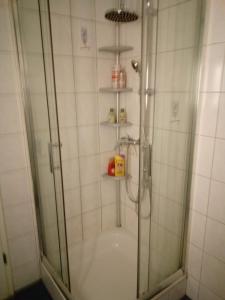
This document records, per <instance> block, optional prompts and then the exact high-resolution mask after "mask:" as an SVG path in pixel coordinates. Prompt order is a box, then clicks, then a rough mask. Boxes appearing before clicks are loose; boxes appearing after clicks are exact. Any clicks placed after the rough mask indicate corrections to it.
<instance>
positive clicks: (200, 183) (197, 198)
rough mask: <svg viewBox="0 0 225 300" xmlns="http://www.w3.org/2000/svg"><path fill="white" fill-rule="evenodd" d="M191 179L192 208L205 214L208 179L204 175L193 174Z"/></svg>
mask: <svg viewBox="0 0 225 300" xmlns="http://www.w3.org/2000/svg"><path fill="white" fill-rule="evenodd" d="M192 181H193V183H192V196H191V197H192V208H193V209H194V210H196V211H198V212H200V213H201V214H203V215H206V213H207V207H208V197H209V184H210V180H209V179H208V178H206V177H202V176H199V175H195V176H193V179H192Z"/></svg>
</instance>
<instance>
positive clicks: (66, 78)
mask: <svg viewBox="0 0 225 300" xmlns="http://www.w3.org/2000/svg"><path fill="white" fill-rule="evenodd" d="M55 75H56V78H55V80H56V91H57V92H59V93H60V92H62V93H63V92H68V93H72V92H73V91H74V81H73V60H72V57H70V56H61V55H55Z"/></svg>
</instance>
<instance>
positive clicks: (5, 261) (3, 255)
mask: <svg viewBox="0 0 225 300" xmlns="http://www.w3.org/2000/svg"><path fill="white" fill-rule="evenodd" d="M2 258H3V262H4V264H5V265H7V263H8V261H7V256H6V254H5V253H2Z"/></svg>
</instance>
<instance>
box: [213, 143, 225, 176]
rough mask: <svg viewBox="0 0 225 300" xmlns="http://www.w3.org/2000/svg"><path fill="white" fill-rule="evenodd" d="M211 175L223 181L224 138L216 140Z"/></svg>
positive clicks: (224, 169) (224, 172)
mask: <svg viewBox="0 0 225 300" xmlns="http://www.w3.org/2000/svg"><path fill="white" fill-rule="evenodd" d="M212 177H213V178H214V179H216V180H220V181H223V182H225V140H219V139H217V140H216V143H215V154H214V160H213V168H212Z"/></svg>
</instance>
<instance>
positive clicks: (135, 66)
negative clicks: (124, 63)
mask: <svg viewBox="0 0 225 300" xmlns="http://www.w3.org/2000/svg"><path fill="white" fill-rule="evenodd" d="M131 65H132V67H133V69H134V71H135V72H137V73H139V74H140V73H141V66H140V63H139V62H138V61H137V60H134V59H133V60H132V61H131Z"/></svg>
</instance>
